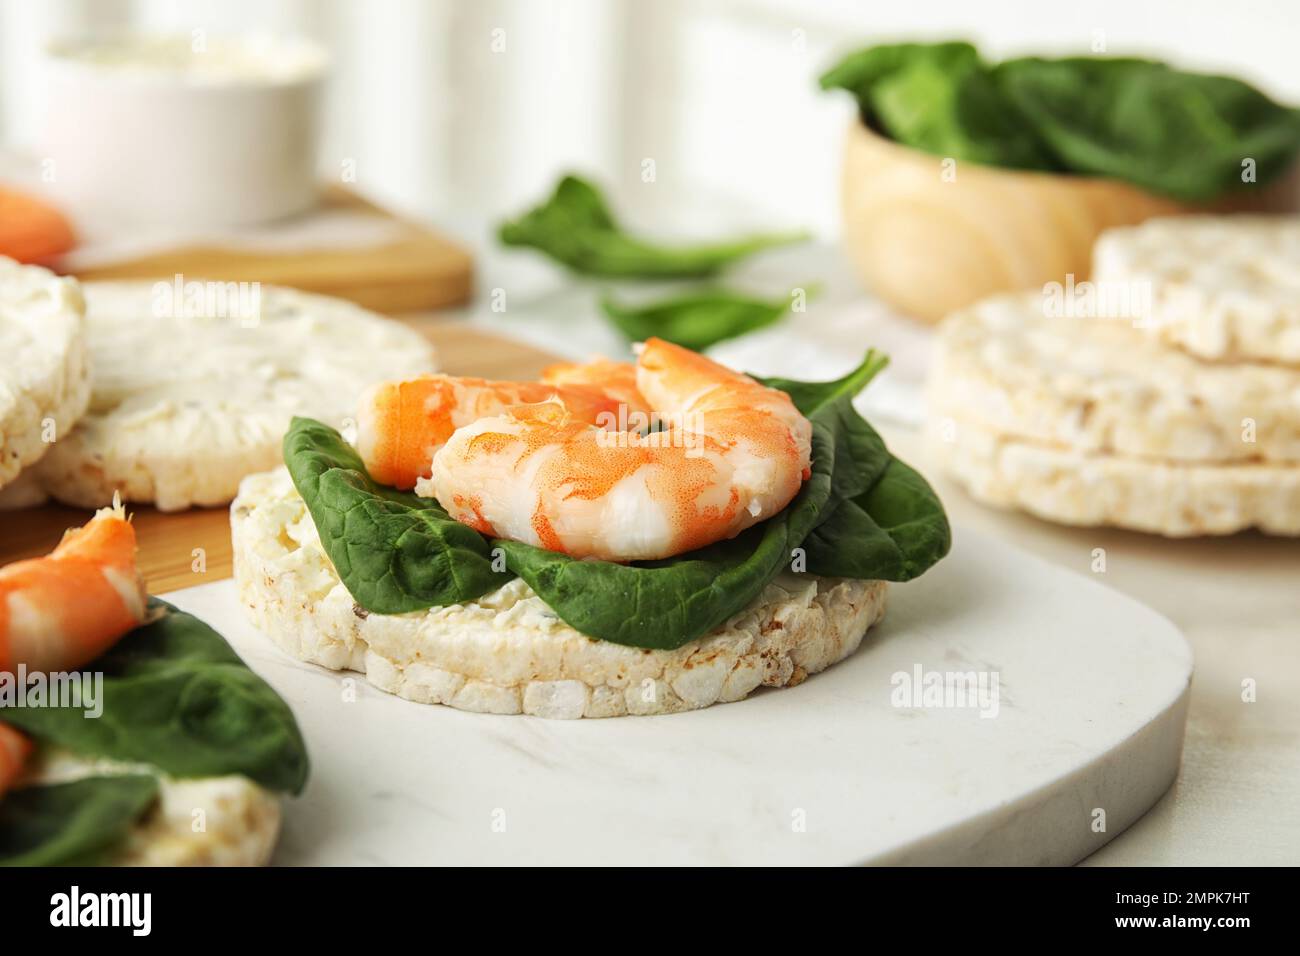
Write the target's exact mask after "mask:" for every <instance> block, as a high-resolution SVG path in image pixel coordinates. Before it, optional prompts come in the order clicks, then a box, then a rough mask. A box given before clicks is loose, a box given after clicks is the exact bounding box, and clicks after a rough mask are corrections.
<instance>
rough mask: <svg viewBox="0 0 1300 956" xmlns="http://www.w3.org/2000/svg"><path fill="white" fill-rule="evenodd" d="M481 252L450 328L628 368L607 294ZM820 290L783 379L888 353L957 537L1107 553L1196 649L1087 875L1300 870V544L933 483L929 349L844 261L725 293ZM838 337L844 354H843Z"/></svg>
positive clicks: (772, 353)
mask: <svg viewBox="0 0 1300 956" xmlns="http://www.w3.org/2000/svg"><path fill="white" fill-rule="evenodd" d="M480 235H481V234H480ZM469 238H478V237H476V236H473V235H472V234H471V235H470V236H469ZM476 244H478V243H476ZM480 249H481V250H484V251H481V252H480V270H479V277H478V288H479V289H480V295H479V298H478V301H477V302H476V303H475V304H474V305H473V306H471V307H469V308H467V309H465V310H461V311H460V312H459V313H457V314H453V315H452V316H450V317H449V318H450V319H451V320H453V321H455V320H460V321H466V322H470V323H472V324H474V325H476V326H479V327H482V328H485V329H490V330H492V331H495V332H497V333H500V334H505V335H510V336H513V337H517V338H521V339H523V340H526V341H529V342H531V343H533V344H535V345H538V346H540V347H542V348H546V349H548V350H550V351H553V352H557V353H561V354H569V355H573V356H575V357H577V356H582V355H585V354H588V353H591V352H603V353H608V354H613V355H618V354H619V353H620V351H621V350H624V349H625V348H626V345H625V344H624V343H623V342H622V341H621V340H620V339H619V338H618V336H617V335H615V334H614V333H613V332H612V331H611V330H610V329H609V328H608V327H607V326H606V324H605V322H604V321H603V319H602V318H601V317H600V316H599V314H598V311H597V309H596V306H595V299H596V297H597V294H598V292H599V290H600V289H602V288H604V287H605V286H606V285H608V284H606V283H595V282H591V281H587V280H575V279H573V278H571V277H568V276H566V275H564V274H563V273H561V272H560V271H559V270H556V269H553V268H552V267H551V266H550V265H549V264H548V263H546V262H544V261H543V260H542V259H541V257H540V256H535V255H532V254H530V253H527V252H523V253H515V252H508V253H502V252H501V251H500V250H498V249H495V248H492V247H491V246H489V245H487V244H482V245H480ZM813 280H820V281H821V282H822V283H823V285H824V289H823V292H822V294H821V296H820V297H818V298H817V299H815V300H814V301H813V302H812V304H811V305H810V307H809V310H808V313H807V314H806V315H804V316H800V317H798V319H797V321H798V322H799V323H800V325H799V326H798V334H796V335H794V336H792V337H789V340H790V341H792V342H793V343H794V345H796V346H801V347H803V346H806V347H807V348H806V349H804V348H801V349H800V350H799V351H798V358H797V363H798V365H799V368H793V369H788V370H787V371H788V372H789V373H790V374H792V375H794V376H795V377H798V373H799V372H800V371H801V370H805V374H806V369H807V366H808V365H809V364H811V360H810V359H809V357H808V355H807V354H805V352H806V350H807V349H810V348H811V347H812V346H810V345H808V342H809V341H810V340H813V339H816V338H818V337H819V336H821V335H823V333H824V332H826V330H828V329H830V330H833V334H831V333H826V335H827V336H828V337H829V339H830V341H829V342H828V343H827V348H828V351H829V353H830V357H829V358H828V361H830V362H832V363H833V362H835V361H839V362H840V364H841V367H843V365H844V364H846V363H851V362H852V361H853V360H854V359H855V357H856V356H855V353H856V354H857V355H860V353H861V350H862V349H863V348H865V347H866V346H868V345H871V344H881V343H884V344H885V345H886V346H887V348H888V349H890V350H892V351H894V353H895V365H894V367H893V368H891V369H890V370H889V371H887V372H886V373H885V376H886V377H885V378H884V380H882V381H881V382H880V383H879V384H873V385H872V389H871V390H869V392H871V391H873V390H874V392H875V394H874V395H872V396H871V397H870V402H869V403H868V405H869V409H868V410H869V413H870V412H871V411H872V409H876V408H881V409H883V410H884V411H885V412H887V413H888V414H889V416H890V417H891V418H892V419H893V420H892V421H890V420H888V419H886V418H884V417H882V416H881V415H879V414H872V421H873V423H874V424H876V426H877V428H879V430H880V431H881V432H882V434H883V435H884V436H885V437H886V439H887V440H888V441H889V443H890V445H891V447H892V448H893V449H894V451H895V452H896V453H897V454H898V455H899V456H900V457H903V458H905V459H907V460H909V461H911V462H913V463H914V464H917V465H919V466H921V467H922V468H923V469H924V470H925V472H926V474H927V477H929V478H931V479H932V480H934V481H935V484H936V486H937V488H938V490H939V492H940V494H941V495H942V497H943V500H944V503H945V505H946V507H947V508H948V510H949V513H950V514H951V515H952V517H953V518H954V519H955V520H956V521H957V522H959V523H962V524H966V525H968V526H970V527H973V528H976V529H978V530H982V531H985V532H987V533H990V534H993V535H995V536H999V537H1002V538H1004V539H1005V540H1007V541H1010V542H1012V543H1015V544H1018V545H1020V546H1021V547H1023V548H1026V549H1027V550H1029V551H1031V552H1033V553H1035V554H1038V555H1040V556H1042V557H1044V558H1046V559H1047V560H1049V561H1053V562H1056V563H1059V564H1061V565H1064V566H1066V567H1070V568H1074V569H1076V570H1080V571H1084V572H1088V573H1091V571H1090V569H1091V566H1092V563H1093V551H1094V549H1096V548H1104V549H1105V552H1106V571H1105V573H1104V574H1101V575H1098V577H1099V578H1101V579H1102V580H1103V581H1104V583H1106V584H1107V585H1109V586H1111V587H1113V588H1116V589H1118V590H1120V591H1122V592H1124V593H1126V594H1129V595H1131V596H1132V597H1135V598H1137V599H1138V600H1140V601H1143V602H1145V603H1146V604H1148V605H1150V606H1151V607H1153V608H1155V609H1156V610H1158V611H1160V612H1161V613H1163V614H1165V615H1166V616H1168V617H1169V618H1170V619H1171V620H1173V621H1174V622H1175V623H1176V624H1177V625H1178V626H1179V627H1180V628H1181V629H1182V630H1183V632H1184V634H1185V635H1186V636H1187V638H1188V640H1189V641H1190V642H1191V644H1192V647H1193V649H1194V651H1195V654H1196V673H1195V677H1194V679H1193V687H1192V699H1191V708H1190V715H1189V718H1188V727H1187V740H1186V745H1185V749H1184V755H1183V766H1182V771H1181V773H1180V775H1179V777H1178V780H1177V782H1176V783H1175V785H1174V786H1173V788H1172V789H1171V790H1170V791H1169V792H1168V793H1167V794H1166V795H1165V797H1164V798H1163V799H1162V800H1161V801H1160V802H1159V803H1158V804H1157V805H1156V806H1155V807H1154V808H1153V809H1152V810H1151V811H1150V812H1149V813H1147V814H1146V816H1145V817H1144V818H1143V819H1141V820H1140V821H1138V822H1137V823H1136V824H1135V825H1134V826H1133V827H1132V828H1130V829H1129V830H1128V831H1127V832H1126V833H1123V834H1121V835H1120V836H1118V837H1117V838H1116V839H1115V840H1114V841H1113V842H1111V843H1110V844H1108V845H1107V846H1105V847H1104V848H1102V849H1101V850H1100V851H1098V852H1097V853H1095V854H1093V855H1092V856H1091V857H1089V858H1088V859H1087V860H1086V861H1085V862H1086V864H1087V865H1143V864H1145V865H1194V864H1201V865H1228V864H1274V865H1276V864H1300V797H1298V796H1297V795H1298V794H1300V541H1298V540H1296V539H1285V538H1269V537H1265V536H1262V535H1258V534H1255V533H1248V534H1241V535H1236V536H1233V537H1230V538H1223V539H1197V540H1181V541H1180V540H1167V539H1162V538H1157V537H1152V536H1149V535H1142V534H1136V533H1132V532H1125V531H1118V530H1111V529H1078V528H1067V527H1060V526H1055V525H1052V524H1048V523H1046V522H1042V521H1039V520H1036V519H1034V518H1030V517H1027V516H1023V515H1018V514H1010V513H1004V512H998V511H993V510H991V509H988V508H985V507H983V506H981V505H978V504H976V503H974V502H973V501H971V500H970V499H969V498H967V497H966V496H965V495H964V493H962V492H961V490H960V489H958V488H957V487H956V486H955V485H954V484H953V483H952V482H950V481H947V480H944V479H942V478H938V477H937V476H936V474H935V470H934V469H933V468H932V467H925V465H926V463H925V460H924V458H923V456H922V454H921V452H920V442H919V440H918V437H917V435H916V431H915V428H914V427H910V426H909V425H908V424H906V423H907V422H908V421H909V420H910V421H911V422H913V423H914V422H915V420H916V418H917V417H918V412H919V409H918V408H917V407H915V401H914V399H915V395H914V387H915V385H916V383H917V375H918V370H921V371H922V372H923V368H924V363H925V345H924V339H925V335H924V334H921V335H919V336H917V335H914V334H913V332H914V330H913V329H912V327H911V325H910V324H908V323H906V322H900V321H899V320H897V319H896V318H894V317H891V316H889V315H888V314H885V310H882V309H881V308H880V307H879V306H878V305H875V304H873V303H872V302H871V300H870V299H869V297H868V296H867V295H866V294H865V293H863V292H862V291H861V290H860V289H859V287H858V286H857V283H856V282H855V281H854V279H853V277H852V275H851V274H850V273H849V271H848V269H847V268H846V266H845V264H844V261H843V259H842V257H841V256H840V253H839V252H838V250H836V249H835V248H833V247H830V246H823V245H816V244H813V245H808V246H804V247H802V248H801V249H799V250H794V251H791V252H789V253H777V254H774V255H768V256H763V257H759V259H757V260H754V261H753V262H752V263H749V264H746V265H745V266H743V267H741V268H740V269H738V270H735V271H734V272H733V273H732V274H729V275H728V277H727V282H728V284H731V285H737V286H740V287H742V288H746V287H747V288H757V289H779V288H788V287H789V286H790V285H792V284H794V285H798V284H804V283H808V282H811V281H813ZM643 288H644V287H638V288H635V289H631V290H630V291H629V290H624V291H627V292H628V294H629V295H630V294H633V293H635V292H639V291H641V290H642V289H643ZM493 289H502V290H504V291H505V294H506V295H505V301H506V311H505V312H504V313H502V312H493V311H492V310H491V307H490V304H489V293H490V292H491V291H492V290H493ZM855 316H856V317H857V318H856V320H855V319H854V317H855ZM855 321H856V322H857V325H856V326H855V324H854V322H855ZM837 337H838V339H839V341H840V342H841V343H842V346H841V347H840V348H838V349H835V348H833V347H832V346H834V343H835V340H836V338H837ZM790 341H788V342H786V343H782V342H781V341H780V337H779V336H776V337H774V340H773V342H772V343H771V346H770V347H769V348H766V349H764V348H758V349H755V348H752V347H750V345H749V344H748V343H745V342H744V341H743V340H742V341H740V342H738V343H735V344H734V345H732V346H729V349H731V354H742V355H745V356H746V358H747V359H748V360H750V361H749V368H750V369H751V370H753V371H758V372H764V373H767V372H770V371H775V366H774V367H772V368H758V367H755V366H754V362H755V361H758V360H760V359H761V360H763V361H765V362H766V361H770V362H772V363H776V364H777V365H779V364H780V362H781V361H782V353H785V354H790V353H791V349H792V348H793V346H792V345H791V344H790ZM837 351H838V352H839V353H840V354H839V357H838V359H837V358H836V357H835V353H836V352H837ZM890 376H893V380H892V381H891V380H890V378H889V377H890ZM807 377H809V378H816V377H819V376H817V375H815V374H809V375H808V376H807ZM827 377H829V375H828V376H827ZM1247 680H1250V681H1254V683H1255V698H1256V699H1255V701H1254V702H1245V701H1243V700H1242V695H1243V690H1242V685H1243V681H1247Z"/></svg>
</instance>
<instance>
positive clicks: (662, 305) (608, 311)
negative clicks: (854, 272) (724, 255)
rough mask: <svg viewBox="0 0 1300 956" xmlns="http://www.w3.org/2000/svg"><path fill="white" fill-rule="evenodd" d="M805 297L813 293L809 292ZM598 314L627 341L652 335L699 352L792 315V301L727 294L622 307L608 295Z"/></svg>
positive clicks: (709, 293) (706, 292) (694, 294)
mask: <svg viewBox="0 0 1300 956" xmlns="http://www.w3.org/2000/svg"><path fill="white" fill-rule="evenodd" d="M808 292H809V294H812V292H813V288H812V287H808ZM600 308H601V311H603V312H604V313H605V315H606V316H607V317H608V318H609V320H610V322H612V323H613V324H614V326H615V327H616V328H617V329H618V330H619V331H620V332H622V333H623V334H624V335H625V336H627V338H628V340H629V341H631V342H641V341H643V340H645V339H648V338H650V337H652V336H658V337H659V338H661V339H667V340H668V341H669V342H675V343H677V344H678V345H683V346H685V347H686V348H688V349H694V350H695V351H697V352H702V351H703V350H704V349H707V348H708V347H709V346H710V345H714V344H716V343H718V342H722V341H725V340H726V339H731V338H735V337H736V336H738V335H745V334H746V333H748V332H755V331H757V330H758V329H761V328H764V327H766V326H768V325H771V324H772V323H773V322H776V321H777V320H778V319H780V318H781V317H782V316H783V315H785V314H786V313H787V312H789V311H790V308H791V299H790V297H789V296H783V297H781V298H779V299H760V298H755V297H753V296H749V295H743V294H741V293H738V292H730V291H728V290H726V289H704V290H701V291H698V292H687V293H684V294H682V295H679V296H675V297H673V298H671V299H664V300H660V301H658V302H652V303H649V304H647V305H639V306H632V305H625V304H622V303H620V302H618V301H616V300H615V299H614V298H613V297H611V296H608V295H607V296H605V297H604V298H602V299H601V302H600Z"/></svg>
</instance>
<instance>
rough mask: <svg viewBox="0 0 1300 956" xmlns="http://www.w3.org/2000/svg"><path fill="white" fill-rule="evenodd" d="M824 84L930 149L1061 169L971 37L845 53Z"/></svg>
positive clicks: (877, 123) (885, 127) (897, 136)
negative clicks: (1003, 90)
mask: <svg viewBox="0 0 1300 956" xmlns="http://www.w3.org/2000/svg"><path fill="white" fill-rule="evenodd" d="M821 84H822V88H823V89H831V88H835V87H839V88H843V89H847V90H848V91H849V92H851V93H853V95H854V96H855V97H856V98H857V100H858V104H859V108H860V109H861V111H862V115H863V119H864V121H865V122H867V123H868V125H870V126H873V127H876V128H878V129H880V130H881V131H883V132H884V133H885V134H886V135H888V136H889V137H890V138H892V139H894V140H896V141H898V142H900V143H905V144H907V145H908V146H912V147H914V148H916V149H921V150H924V151H925V152H927V153H932V154H934V155H936V156H943V157H953V158H957V159H964V160H969V161H971V162H976V163H983V164H985V165H990V166H1005V167H1011V168H1017V169H1042V170H1048V169H1055V168H1057V163H1056V162H1055V160H1054V159H1053V157H1052V155H1051V154H1050V153H1049V152H1048V151H1047V150H1046V149H1044V148H1043V146H1042V144H1041V143H1040V142H1039V140H1038V138H1037V136H1036V135H1034V133H1033V131H1032V130H1030V129H1028V128H1026V127H1025V125H1024V124H1023V123H1022V122H1021V121H1020V119H1019V117H1017V116H1016V114H1015V112H1014V111H1013V110H1011V109H1009V107H1008V104H1007V102H1006V100H1005V97H1004V96H1003V95H1002V93H1001V91H1000V90H999V89H998V88H997V86H996V84H995V83H994V82H993V77H992V74H991V72H990V71H989V68H988V67H987V66H986V65H985V64H984V62H983V61H982V60H981V59H980V56H979V53H978V52H977V51H976V49H975V47H973V46H971V45H970V44H969V43H959V42H953V43H934V44H930V43H897V44H889V45H886V46H877V47H871V48H870V49H867V50H861V51H858V52H857V53H854V54H851V55H850V56H848V57H846V58H845V59H844V60H843V61H842V62H841V63H840V64H839V65H837V66H836V67H835V68H833V69H832V70H830V71H829V72H827V73H826V74H825V75H824V76H823V77H822V79H821Z"/></svg>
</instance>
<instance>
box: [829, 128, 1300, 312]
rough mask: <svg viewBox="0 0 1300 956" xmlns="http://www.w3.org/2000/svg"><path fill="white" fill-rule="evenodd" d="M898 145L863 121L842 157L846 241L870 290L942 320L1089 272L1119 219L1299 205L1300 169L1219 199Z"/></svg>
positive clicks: (1120, 222) (851, 134) (1131, 220)
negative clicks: (947, 166)
mask: <svg viewBox="0 0 1300 956" xmlns="http://www.w3.org/2000/svg"><path fill="white" fill-rule="evenodd" d="M944 162H945V160H944V159H943V158H942V157H939V156H934V155H931V154H929V153H923V152H921V151H920V150H916V149H912V148H910V147H907V146H901V145H899V144H898V143H895V142H893V141H891V140H888V139H885V138H884V137H883V136H880V135H879V134H877V133H875V132H873V131H871V130H869V129H868V128H867V127H866V126H865V125H864V124H863V123H861V122H860V121H856V120H855V122H854V123H853V126H852V127H851V129H850V130H849V135H848V140H847V144H846V149H845V154H844V174H843V175H844V178H843V184H842V191H843V195H842V201H843V214H844V243H845V246H846V249H847V251H848V255H849V258H850V259H851V260H852V262H853V264H854V267H855V268H856V269H857V270H858V272H859V274H860V275H861V276H862V278H863V280H864V281H865V282H866V284H867V287H868V288H869V289H870V291H871V292H873V293H874V294H876V295H878V296H879V297H880V298H882V299H884V300H885V301H886V302H888V303H890V304H891V305H893V306H895V307H896V308H898V309H900V310H901V311H902V312H904V313H906V314H908V315H912V316H914V317H916V318H919V319H923V320H925V321H927V322H937V321H938V320H939V319H941V318H943V316H945V315H947V314H948V313H949V312H952V311H953V310H955V309H958V308H961V307H963V306H966V305H969V304H970V303H972V302H975V301H977V300H978V299H982V298H984V297H985V296H988V295H991V294H993V293H996V292H1002V291H1010V290H1015V289H1025V288H1033V287H1035V286H1041V285H1043V284H1044V283H1047V282H1053V281H1056V282H1064V280H1065V276H1066V275H1067V274H1068V273H1073V275H1074V278H1075V281H1076V282H1081V281H1083V280H1084V279H1086V278H1087V277H1088V272H1089V269H1090V260H1091V257H1092V246H1093V242H1094V241H1095V240H1096V238H1097V236H1098V235H1100V233H1101V232H1102V231H1103V230H1105V229H1109V228H1110V227H1112V226H1123V225H1131V224H1133V223H1138V222H1141V221H1143V220H1144V219H1150V218H1151V217H1153V216H1171V215H1181V214H1186V213H1193V212H1202V213H1203V212H1207V211H1213V212H1233V211H1245V210H1251V211H1278V212H1281V211H1294V210H1295V209H1297V208H1300V167H1297V169H1296V170H1295V171H1294V173H1293V174H1292V175H1288V176H1286V177H1283V179H1282V180H1281V181H1279V182H1277V183H1272V184H1270V185H1269V186H1268V187H1267V188H1266V189H1262V190H1260V191H1259V192H1256V193H1252V194H1250V195H1249V196H1247V197H1245V198H1239V197H1234V198H1233V200H1231V201H1230V202H1226V203H1218V204H1216V205H1214V206H1195V205H1188V204H1185V203H1179V202H1176V201H1174V200H1172V199H1167V198H1164V197H1161V196H1156V195H1153V194H1151V193H1148V192H1145V191H1143V190H1141V189H1138V188H1137V187H1136V186H1130V185H1129V184H1128V183H1124V182H1120V181H1118V180H1113V179H1099V178H1094V177H1088V176H1067V175H1060V174H1056V173H1036V172H1022V171H1016V170H1006V169H997V168H995V167H990V166H980V165H977V164H976V163H971V162H965V161H960V160H959V161H957V162H956V163H955V166H953V167H952V173H953V175H952V176H950V177H947V179H945V176H944V175H943V174H944V165H943V164H944Z"/></svg>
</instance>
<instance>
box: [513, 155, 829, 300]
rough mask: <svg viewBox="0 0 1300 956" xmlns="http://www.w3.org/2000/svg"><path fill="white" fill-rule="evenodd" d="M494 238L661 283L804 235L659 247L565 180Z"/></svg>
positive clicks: (585, 186) (579, 184) (585, 188)
mask: <svg viewBox="0 0 1300 956" xmlns="http://www.w3.org/2000/svg"><path fill="white" fill-rule="evenodd" d="M499 235H500V239H501V241H502V242H503V243H505V244H506V245H508V246H529V247H532V248H534V249H537V250H538V251H540V252H543V253H545V254H546V255H548V256H550V257H551V258H552V259H554V260H555V261H557V262H559V263H561V264H563V265H565V266H567V267H568V268H570V269H572V270H573V271H574V272H577V273H580V274H582V275H591V276H604V277H606V278H635V279H667V278H699V277H703V276H709V275H713V274H714V273H716V272H718V271H719V270H720V269H722V268H723V267H725V266H728V265H730V264H731V263H733V262H736V261H738V260H740V259H743V258H745V257H746V256H750V255H752V254H754V253H756V252H760V251H762V250H764V249H769V248H771V247H773V246H781V245H786V244H788V243H791V242H798V241H801V240H803V239H806V238H807V235H806V234H805V233H779V234H763V235H756V236H749V237H746V238H743V239H738V240H734V241H730V242H715V243H695V244H688V245H676V246H670V245H663V244H659V243H654V242H650V241H648V240H644V239H639V238H637V237H635V236H632V235H629V234H628V233H626V232H624V231H623V230H622V229H621V228H620V227H619V225H618V223H617V222H616V221H615V219H614V216H613V214H612V213H611V212H610V211H609V207H608V206H607V205H606V203H605V200H604V198H603V197H602V196H601V194H600V192H599V191H598V190H597V189H596V187H595V186H593V185H592V184H591V183H589V182H587V181H586V180H583V179H579V178H578V177H576V176H565V177H564V178H563V179H562V180H560V184H559V185H558V186H557V187H556V188H555V192H554V193H553V194H552V196H551V197H550V199H548V200H546V202H544V203H542V204H541V205H540V206H538V207H536V208H535V209H532V210H529V211H528V212H527V213H525V214H524V215H522V216H520V217H519V218H518V219H515V220H513V221H510V222H506V223H503V224H502V225H501V228H500V230H499Z"/></svg>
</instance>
